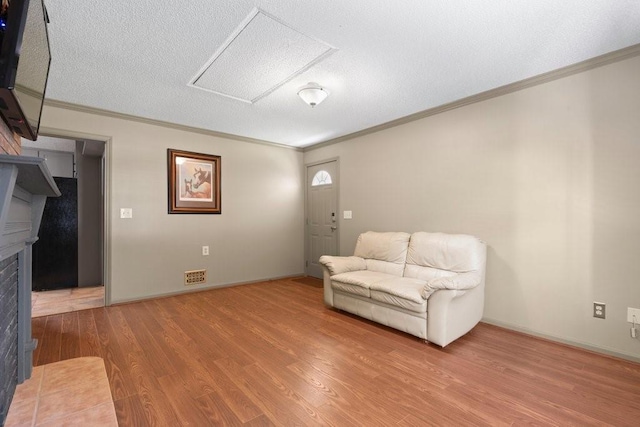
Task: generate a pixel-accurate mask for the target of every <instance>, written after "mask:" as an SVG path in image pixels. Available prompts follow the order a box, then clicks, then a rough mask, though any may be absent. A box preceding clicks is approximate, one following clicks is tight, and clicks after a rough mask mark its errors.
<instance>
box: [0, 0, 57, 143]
mask: <svg viewBox="0 0 640 427" xmlns="http://www.w3.org/2000/svg"><path fill="white" fill-rule="evenodd" d="M0 2H1V9H0V114H1V115H2V118H3V119H4V121H5V122H6V123H7V125H9V128H10V129H11V130H12V131H14V132H15V133H17V134H18V135H20V136H22V137H24V138H27V139H31V140H33V141H35V140H36V139H37V138H38V130H39V129H40V116H41V114H42V103H43V101H44V93H45V89H46V87H47V77H48V76H49V64H50V63H51V51H50V50H49V36H48V34H47V22H48V18H47V10H46V8H45V6H44V2H43V0H0Z"/></svg>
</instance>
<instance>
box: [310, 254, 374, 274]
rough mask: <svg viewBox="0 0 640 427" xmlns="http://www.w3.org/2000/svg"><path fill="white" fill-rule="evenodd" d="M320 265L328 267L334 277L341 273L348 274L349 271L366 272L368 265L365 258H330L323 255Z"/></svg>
mask: <svg viewBox="0 0 640 427" xmlns="http://www.w3.org/2000/svg"><path fill="white" fill-rule="evenodd" d="M320 264H322V265H324V266H325V267H327V270H329V273H330V274H331V275H332V276H334V275H336V274H340V273H347V272H349V271H359V270H366V269H367V263H366V262H365V261H364V259H363V258H360V257H357V256H344V257H343V256H329V255H323V256H321V257H320Z"/></svg>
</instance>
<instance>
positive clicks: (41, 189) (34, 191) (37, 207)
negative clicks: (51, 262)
mask: <svg viewBox="0 0 640 427" xmlns="http://www.w3.org/2000/svg"><path fill="white" fill-rule="evenodd" d="M59 195H60V191H59V190H58V187H57V186H56V183H55V181H54V180H53V177H52V176H51V173H50V172H49V169H48V168H47V165H46V164H45V163H44V159H42V158H39V157H21V156H9V155H4V154H3V155H0V260H1V259H5V258H7V257H9V256H11V255H14V254H16V253H19V252H20V251H21V250H23V249H24V248H25V247H26V245H31V244H33V243H34V242H35V241H36V240H37V239H38V230H39V229H40V220H41V219H42V212H43V210H44V204H45V202H46V200H47V197H57V196H59Z"/></svg>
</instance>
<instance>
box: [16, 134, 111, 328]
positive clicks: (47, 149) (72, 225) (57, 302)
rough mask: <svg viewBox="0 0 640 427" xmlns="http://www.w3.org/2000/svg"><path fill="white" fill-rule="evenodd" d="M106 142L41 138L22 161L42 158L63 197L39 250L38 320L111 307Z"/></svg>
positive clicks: (50, 206)
mask: <svg viewBox="0 0 640 427" xmlns="http://www.w3.org/2000/svg"><path fill="white" fill-rule="evenodd" d="M105 147H106V142H105V141H98V140H91V139H71V138H61V137H54V136H40V137H39V138H38V140H37V141H35V142H34V141H28V140H23V141H22V155H23V156H33V157H41V158H44V159H45V163H46V165H47V167H48V168H49V171H50V172H51V174H52V176H53V177H54V180H55V181H56V184H57V185H58V188H59V189H60V191H61V193H62V196H61V197H59V198H50V199H48V200H47V202H46V205H45V211H44V214H43V217H42V223H41V226H40V231H39V239H38V241H37V242H36V243H34V244H33V275H32V283H33V289H32V317H39V316H46V315H52V314H59V313H66V312H71V311H77V310H82V309H86V308H95V307H103V306H105V302H106V298H105V285H106V283H107V282H106V280H105V268H104V266H105V251H104V246H105V245H104V236H105V233H104V229H105V215H104V212H105V206H106V200H105V191H104V189H105V167H104V166H105V159H106V150H105Z"/></svg>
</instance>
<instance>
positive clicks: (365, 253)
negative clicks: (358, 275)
mask: <svg viewBox="0 0 640 427" xmlns="http://www.w3.org/2000/svg"><path fill="white" fill-rule="evenodd" d="M410 237H411V235H410V234H408V233H402V232H387V233H379V232H375V231H367V232H366V233H362V234H361V235H360V236H358V241H357V242H356V250H355V252H354V255H355V256H358V257H360V258H364V260H365V262H366V263H367V270H371V271H379V272H381V273H387V274H394V275H396V276H402V273H403V271H404V263H405V261H406V260H407V248H408V246H409V238H410Z"/></svg>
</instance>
